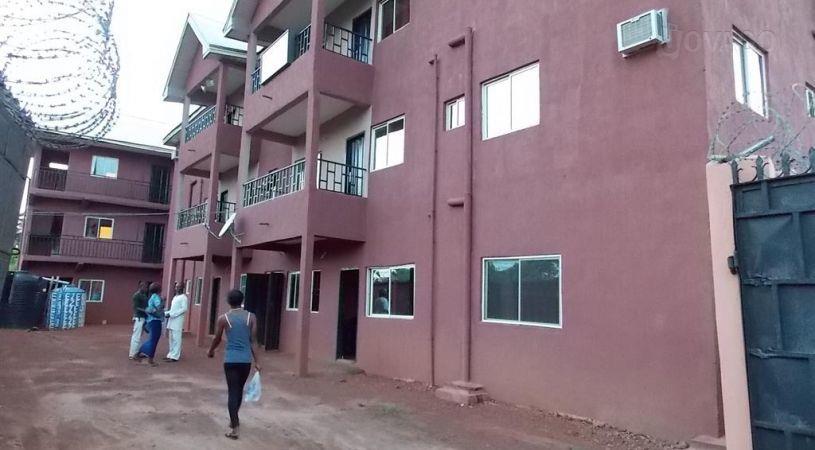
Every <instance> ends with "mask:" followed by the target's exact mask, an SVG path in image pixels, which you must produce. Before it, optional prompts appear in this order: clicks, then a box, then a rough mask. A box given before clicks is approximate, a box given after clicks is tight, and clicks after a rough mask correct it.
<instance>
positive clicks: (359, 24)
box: [351, 9, 371, 63]
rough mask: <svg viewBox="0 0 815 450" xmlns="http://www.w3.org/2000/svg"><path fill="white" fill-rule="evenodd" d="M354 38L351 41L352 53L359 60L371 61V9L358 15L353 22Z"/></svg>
mask: <svg viewBox="0 0 815 450" xmlns="http://www.w3.org/2000/svg"><path fill="white" fill-rule="evenodd" d="M351 31H353V32H354V40H353V42H352V43H351V48H352V50H351V55H352V57H353V58H354V59H356V60H357V61H362V62H365V63H368V62H371V61H370V56H371V40H370V37H371V10H370V9H369V10H367V11H365V12H364V13H362V14H360V15H359V16H357V18H355V19H354V22H353V23H352V24H351Z"/></svg>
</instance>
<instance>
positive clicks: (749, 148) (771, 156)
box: [708, 84, 815, 179]
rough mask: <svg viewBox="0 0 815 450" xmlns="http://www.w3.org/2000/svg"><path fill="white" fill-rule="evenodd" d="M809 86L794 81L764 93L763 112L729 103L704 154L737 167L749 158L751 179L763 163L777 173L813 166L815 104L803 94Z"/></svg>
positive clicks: (758, 174) (798, 171)
mask: <svg viewBox="0 0 815 450" xmlns="http://www.w3.org/2000/svg"><path fill="white" fill-rule="evenodd" d="M808 89H809V88H808V87H807V86H806V85H803V84H794V85H792V86H790V87H789V88H787V89H786V90H784V91H781V92H778V93H774V94H769V95H767V98H766V102H765V111H766V112H765V114H764V115H761V114H759V113H757V112H756V111H754V110H753V109H751V107H750V106H749V105H745V104H742V103H739V102H737V101H733V102H732V103H730V104H729V105H728V106H727V107H726V108H725V109H724V110H723V111H722V113H721V114H720V115H719V117H718V118H717V121H716V124H715V127H714V128H713V130H712V137H711V141H710V147H709V149H708V160H709V161H716V162H721V163H730V164H731V165H733V167H734V170H736V171H740V170H742V169H741V168H740V164H742V162H743V161H747V160H749V161H754V162H755V164H754V168H755V170H756V173H755V176H754V177H753V179H760V178H762V177H763V176H764V175H765V173H764V171H765V169H769V172H770V175H778V176H789V175H796V174H803V173H808V172H812V171H813V169H814V168H813V165H815V149H813V145H815V123H813V122H815V119H813V117H812V116H813V113H815V110H813V106H815V105H812V104H811V101H808V99H807V90H808ZM737 175H738V172H734V176H737Z"/></svg>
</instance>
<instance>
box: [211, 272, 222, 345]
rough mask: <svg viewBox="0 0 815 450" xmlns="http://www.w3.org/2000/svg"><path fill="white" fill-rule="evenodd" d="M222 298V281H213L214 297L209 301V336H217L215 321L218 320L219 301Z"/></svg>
mask: <svg viewBox="0 0 815 450" xmlns="http://www.w3.org/2000/svg"><path fill="white" fill-rule="evenodd" d="M219 298H221V279H220V278H213V279H212V297H211V298H210V299H209V334H215V319H217V318H218V299H219Z"/></svg>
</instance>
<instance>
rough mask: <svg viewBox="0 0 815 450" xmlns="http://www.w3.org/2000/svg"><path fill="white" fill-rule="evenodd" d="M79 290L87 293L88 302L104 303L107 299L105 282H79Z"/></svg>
mask: <svg viewBox="0 0 815 450" xmlns="http://www.w3.org/2000/svg"><path fill="white" fill-rule="evenodd" d="M79 289H82V290H83V291H85V295H86V299H85V301H86V302H90V303H102V299H103V298H104V297H105V280H79Z"/></svg>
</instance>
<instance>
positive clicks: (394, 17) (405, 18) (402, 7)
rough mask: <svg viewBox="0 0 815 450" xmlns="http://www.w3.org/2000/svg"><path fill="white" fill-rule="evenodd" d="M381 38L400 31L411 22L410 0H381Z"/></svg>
mask: <svg viewBox="0 0 815 450" xmlns="http://www.w3.org/2000/svg"><path fill="white" fill-rule="evenodd" d="M378 22H379V25H378V28H379V32H378V33H377V34H378V35H379V40H380V41H381V40H382V39H385V38H386V37H388V36H390V35H392V34H393V33H394V32H396V31H399V29H400V28H402V27H404V26H405V25H407V24H408V23H409V22H410V0H380V1H379V21H378Z"/></svg>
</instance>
